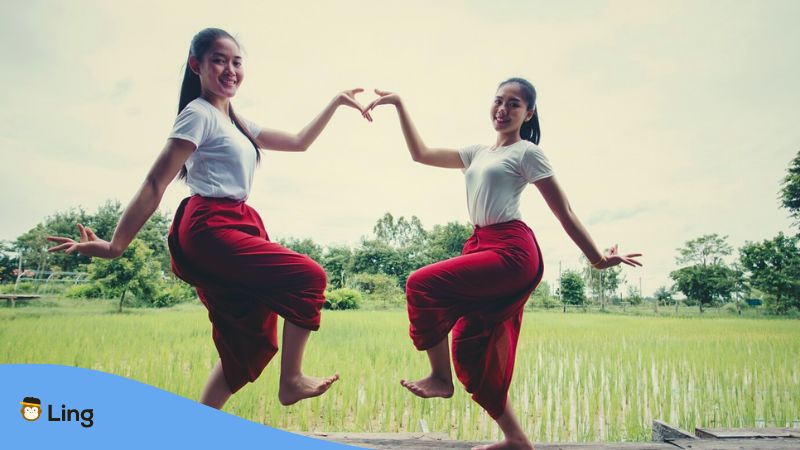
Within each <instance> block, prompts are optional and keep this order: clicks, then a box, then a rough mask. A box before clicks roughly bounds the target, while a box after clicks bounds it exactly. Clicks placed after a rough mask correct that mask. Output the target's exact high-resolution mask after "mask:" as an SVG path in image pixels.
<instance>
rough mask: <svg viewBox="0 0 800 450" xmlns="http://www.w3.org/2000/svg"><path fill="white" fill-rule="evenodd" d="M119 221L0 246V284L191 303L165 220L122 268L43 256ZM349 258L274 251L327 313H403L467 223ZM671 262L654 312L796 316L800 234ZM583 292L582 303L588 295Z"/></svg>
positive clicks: (141, 237)
mask: <svg viewBox="0 0 800 450" xmlns="http://www.w3.org/2000/svg"><path fill="white" fill-rule="evenodd" d="M779 199H780V202H781V206H782V207H783V208H786V209H787V210H788V211H789V213H790V215H791V217H792V218H793V219H794V225H796V226H800V152H798V154H797V156H796V157H795V158H794V160H793V161H792V162H791V163H790V166H789V169H788V173H787V175H786V176H785V177H784V178H783V180H782V182H781V189H780V192H779ZM121 215H122V206H121V204H120V203H119V202H118V201H107V202H106V203H105V204H103V205H102V206H100V208H98V210H97V212H96V213H94V214H88V213H87V212H86V211H85V210H83V209H82V208H71V209H69V210H67V211H64V212H57V213H56V214H54V215H52V216H49V217H47V218H46V219H45V220H44V221H43V222H42V223H39V224H37V225H36V226H35V227H33V228H32V229H30V230H28V231H27V232H26V233H24V234H23V235H21V236H20V237H18V238H17V239H16V240H15V241H13V242H1V243H0V283H13V282H14V281H15V279H16V277H17V275H18V273H17V269H18V265H19V260H18V258H19V257H20V256H21V257H22V259H23V262H24V268H25V269H30V270H35V271H36V273H42V272H44V271H51V272H88V274H89V278H90V279H91V280H92V281H93V282H92V283H90V284H85V285H81V286H77V287H75V288H72V289H71V290H70V291H69V294H70V295H74V296H79V297H80V296H82V297H109V298H119V300H120V308H121V306H122V303H123V302H124V300H125V296H126V294H128V293H131V294H132V295H133V297H134V298H136V299H137V300H138V301H139V303H141V304H143V305H144V306H169V305H172V304H174V303H177V302H181V301H187V300H190V299H193V298H194V294H193V293H192V291H191V289H190V288H189V287H188V286H187V285H185V284H184V283H182V282H181V281H180V280H177V279H176V278H175V277H174V276H173V275H172V272H171V270H170V260H169V253H168V250H167V246H166V235H167V232H168V229H169V224H170V222H171V218H170V217H169V215H168V214H166V213H164V212H161V211H157V212H156V213H155V214H153V216H152V217H151V218H150V220H149V221H148V222H147V223H146V224H145V226H144V227H143V229H142V230H141V231H140V233H139V234H138V235H137V238H136V239H134V241H133V242H132V243H131V245H130V247H129V248H128V249H127V250H126V252H125V253H124V254H123V256H122V257H121V258H117V259H114V260H103V259H99V258H98V259H94V260H90V259H89V258H87V257H84V256H76V255H67V254H65V253H61V252H59V253H49V252H47V248H48V247H50V245H51V244H50V243H49V242H48V241H47V240H46V237H47V236H49V235H59V236H73V237H74V238H77V231H76V228H75V224H76V223H83V224H85V225H86V226H88V227H90V228H92V229H93V230H95V233H96V234H97V235H98V236H101V237H104V238H107V239H108V238H110V237H111V235H112V234H113V232H114V228H115V226H116V224H117V222H118V221H119V218H120V216H121ZM372 232H373V233H372V236H370V237H364V238H362V239H361V241H360V242H359V244H358V245H357V246H355V247H353V248H351V247H349V246H328V247H323V246H322V245H320V244H318V243H316V242H314V241H313V240H312V239H309V238H303V239H299V238H293V237H291V238H287V239H282V240H279V242H280V243H281V244H282V245H284V246H286V247H288V248H290V249H292V250H294V251H297V252H299V253H303V254H306V255H308V256H310V257H311V258H312V259H314V260H315V261H318V262H319V263H320V264H321V265H322V266H323V268H324V269H325V271H326V272H327V274H328V285H329V291H328V292H327V293H326V296H327V297H328V301H327V302H326V308H330V309H351V308H357V307H359V306H360V305H361V304H362V303H364V302H372V303H373V304H378V305H382V306H387V307H388V306H391V305H402V304H404V303H405V300H404V296H403V289H404V287H405V282H406V279H407V278H408V276H409V274H410V273H411V272H413V271H414V270H416V269H418V268H420V267H422V266H425V265H427V264H431V263H434V262H437V261H441V260H444V259H447V258H451V257H454V256H457V255H459V254H460V253H461V248H462V246H463V244H464V241H466V239H467V238H468V237H469V236H470V235H471V233H472V226H471V225H469V224H467V223H459V222H449V223H447V224H445V225H435V226H433V228H431V229H425V228H424V227H423V226H422V223H421V222H420V220H419V218H417V217H416V216H411V218H408V219H407V218H405V217H403V216H400V217H395V216H393V215H392V214H391V213H388V212H387V213H386V214H384V215H383V216H382V217H380V218H379V219H378V220H377V221H376V223H375V225H374V227H373V230H372ZM677 251H678V256H677V257H676V260H675V262H676V265H677V266H678V267H679V268H678V269H676V270H674V271H672V272H671V273H670V277H671V278H672V280H673V282H674V284H673V285H672V286H669V287H667V286H661V287H659V289H658V290H657V291H656V293H655V299H654V300H655V301H656V302H657V303H656V307H657V306H658V304H662V305H664V306H667V305H670V304H675V305H677V300H675V298H674V296H675V294H678V293H680V294H682V295H683V296H684V297H685V300H684V303H686V304H688V305H697V306H698V307H699V309H700V311H701V312H702V311H703V310H704V308H705V307H708V306H719V305H721V304H724V303H727V302H730V301H732V300H734V299H735V300H737V305H739V304H740V303H741V302H740V301H741V300H742V299H746V298H748V297H753V296H756V297H759V298H763V299H764V301H765V304H766V307H767V308H768V310H769V311H771V312H774V313H777V314H785V313H788V312H789V311H792V310H797V309H800V234H796V235H794V236H787V235H784V234H783V233H779V234H778V235H777V236H776V237H774V238H772V239H765V240H763V241H760V242H747V243H746V244H745V245H744V246H743V247H742V248H740V249H739V259H738V260H737V261H735V262H733V263H730V264H728V263H726V262H725V259H726V258H727V257H729V256H730V255H732V253H733V248H732V247H731V246H730V245H729V244H728V243H727V236H719V235H717V234H708V235H704V236H701V237H698V238H696V239H692V240H690V241H688V242H686V243H685V245H684V246H683V247H681V248H679V249H677ZM623 281H624V277H623V276H622V271H621V268H619V267H615V268H611V269H606V270H603V271H598V270H596V269H594V268H592V267H591V264H589V262H588V261H585V260H584V267H583V268H582V269H581V270H580V271H566V272H565V273H564V274H562V276H561V277H560V279H559V284H558V286H557V289H556V294H557V295H558V297H559V299H556V298H555V297H554V296H553V295H552V294H551V292H550V286H549V285H548V284H547V283H546V282H543V283H542V284H541V285H540V286H539V288H538V289H537V290H536V291H535V292H534V294H533V297H532V299H531V300H532V303H534V304H538V305H542V306H550V307H553V306H559V305H567V304H570V305H578V306H585V305H586V304H587V303H589V302H590V301H591V300H590V298H591V299H594V301H595V302H597V303H599V304H600V307H601V308H605V306H606V305H607V304H608V303H610V302H619V301H620V300H621V296H619V295H615V294H616V292H617V290H618V289H619V286H620V284H621V283H622V282H623ZM587 290H588V296H587V292H586V291H587ZM642 300H643V299H642V295H641V292H639V291H638V289H636V288H635V287H633V286H630V287H629V290H628V292H627V297H626V302H627V303H631V304H637V303H641V302H642Z"/></svg>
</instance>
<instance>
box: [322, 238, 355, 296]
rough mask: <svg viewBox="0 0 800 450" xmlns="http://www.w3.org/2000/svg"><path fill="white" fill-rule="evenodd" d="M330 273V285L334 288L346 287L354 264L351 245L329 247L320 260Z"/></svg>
mask: <svg viewBox="0 0 800 450" xmlns="http://www.w3.org/2000/svg"><path fill="white" fill-rule="evenodd" d="M320 264H322V267H323V268H324V269H325V272H326V273H327V274H328V285H329V286H331V287H332V288H334V289H339V288H342V287H344V285H345V283H346V282H347V278H348V276H349V274H350V271H351V270H352V266H353V251H352V250H350V247H344V246H341V247H328V248H327V249H326V251H325V254H324V255H323V256H322V259H321V260H320Z"/></svg>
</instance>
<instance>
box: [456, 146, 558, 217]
mask: <svg viewBox="0 0 800 450" xmlns="http://www.w3.org/2000/svg"><path fill="white" fill-rule="evenodd" d="M490 148H491V147H490V146H489V145H472V146H469V147H465V148H462V149H459V150H458V153H459V155H461V160H462V161H463V162H464V169H463V172H464V178H465V180H466V182H467V207H468V208H469V217H470V220H472V223H473V224H475V225H478V226H481V227H483V226H486V225H492V224H496V223H502V222H508V221H509V220H514V219H520V218H522V216H521V215H520V213H519V198H520V195H521V194H522V191H523V190H524V189H525V186H527V185H528V183H533V182H534V181H538V180H541V179H543V178H547V177H551V176H553V169H552V168H551V167H550V162H549V161H548V160H547V157H546V156H544V153H542V149H540V148H539V146H537V145H536V144H534V143H532V142H530V141H526V140H521V141H518V142H515V143H514V144H511V145H508V146H505V147H499V148H497V149H494V150H489V149H490Z"/></svg>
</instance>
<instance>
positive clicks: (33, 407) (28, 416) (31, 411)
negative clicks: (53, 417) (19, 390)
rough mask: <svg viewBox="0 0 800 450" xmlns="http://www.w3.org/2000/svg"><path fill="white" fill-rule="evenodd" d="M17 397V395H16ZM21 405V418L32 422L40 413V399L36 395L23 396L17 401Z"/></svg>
mask: <svg viewBox="0 0 800 450" xmlns="http://www.w3.org/2000/svg"><path fill="white" fill-rule="evenodd" d="M17 398H19V397H17ZM19 403H20V404H21V405H22V410H20V412H21V413H22V418H23V419H25V420H27V421H28V422H33V421H34V420H36V419H38V418H39V416H41V415H42V401H41V400H39V399H38V398H36V397H25V399H24V400H22V401H21V402H19Z"/></svg>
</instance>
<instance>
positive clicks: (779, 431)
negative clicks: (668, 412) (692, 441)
mask: <svg viewBox="0 0 800 450" xmlns="http://www.w3.org/2000/svg"><path fill="white" fill-rule="evenodd" d="M792 431H794V432H792ZM695 433H696V434H697V436H698V437H700V438H703V439H757V438H790V437H800V430H792V429H790V428H695Z"/></svg>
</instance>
